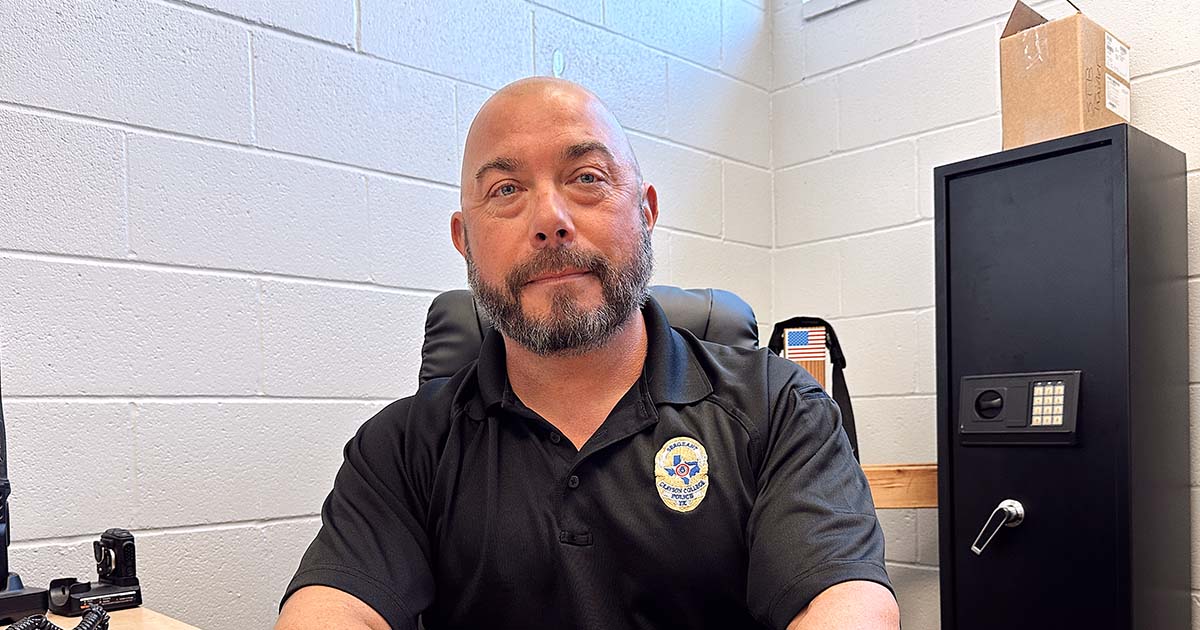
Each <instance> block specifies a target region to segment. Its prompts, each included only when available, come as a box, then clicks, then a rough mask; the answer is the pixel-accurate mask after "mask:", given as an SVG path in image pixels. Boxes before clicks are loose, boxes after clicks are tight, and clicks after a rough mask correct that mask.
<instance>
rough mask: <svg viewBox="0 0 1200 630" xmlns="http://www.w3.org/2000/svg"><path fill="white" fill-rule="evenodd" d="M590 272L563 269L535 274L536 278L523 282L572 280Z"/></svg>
mask: <svg viewBox="0 0 1200 630" xmlns="http://www.w3.org/2000/svg"><path fill="white" fill-rule="evenodd" d="M590 273H591V272H590V271H588V270H586V269H563V270H561V271H555V272H551V273H544V274H542V275H540V276H537V277H536V278H533V279H532V280H530V281H529V282H526V283H525V284H536V283H539V282H546V283H549V282H557V281H563V280H574V279H576V278H582V277H583V276H586V275H588V274H590Z"/></svg>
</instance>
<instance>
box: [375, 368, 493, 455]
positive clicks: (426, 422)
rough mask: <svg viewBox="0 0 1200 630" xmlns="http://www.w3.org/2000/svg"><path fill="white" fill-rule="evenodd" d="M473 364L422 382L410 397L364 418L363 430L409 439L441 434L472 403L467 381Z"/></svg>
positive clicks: (441, 435) (470, 378)
mask: <svg viewBox="0 0 1200 630" xmlns="http://www.w3.org/2000/svg"><path fill="white" fill-rule="evenodd" d="M474 367H475V363H474V362H472V363H471V364H470V365H468V366H466V367H464V368H463V369H461V370H460V371H459V372H457V373H455V374H453V375H451V376H443V377H438V378H432V379H429V380H428V381H426V382H424V383H421V384H420V385H419V386H418V387H417V391H416V392H415V393H413V394H412V395H410V396H406V397H404V398H400V399H398V400H396V401H394V402H392V403H390V404H388V405H387V406H386V407H384V408H383V409H381V410H380V411H379V412H378V413H376V414H375V415H374V416H373V417H371V418H370V419H369V420H367V421H366V422H365V423H364V424H363V427H362V431H363V432H364V433H366V434H369V435H372V436H373V437H382V436H383V435H396V434H403V435H405V436H408V437H410V438H412V437H415V436H421V435H426V436H429V437H431V438H434V439H435V440H436V439H437V438H438V437H444V436H445V434H446V433H447V432H448V431H449V430H450V427H451V425H452V424H453V422H454V421H455V419H456V418H457V417H459V416H461V415H463V413H464V412H465V410H466V407H467V405H468V404H469V403H470V402H471V400H472V396H471V392H470V387H471V385H470V382H471V381H472V379H473V377H474Z"/></svg>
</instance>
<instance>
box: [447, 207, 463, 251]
mask: <svg viewBox="0 0 1200 630" xmlns="http://www.w3.org/2000/svg"><path fill="white" fill-rule="evenodd" d="M450 240H452V241H454V249H457V250H458V253H459V254H462V257H463V258H464V259H465V258H466V257H467V224H466V222H465V221H464V220H463V213H462V211H461V210H459V211H457V212H455V213H454V214H453V215H451V216H450Z"/></svg>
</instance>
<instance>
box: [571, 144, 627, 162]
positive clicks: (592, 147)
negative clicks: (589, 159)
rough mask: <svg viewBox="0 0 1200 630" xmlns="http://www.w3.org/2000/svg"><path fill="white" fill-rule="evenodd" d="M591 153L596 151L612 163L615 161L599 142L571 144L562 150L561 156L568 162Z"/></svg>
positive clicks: (611, 154)
mask: <svg viewBox="0 0 1200 630" xmlns="http://www.w3.org/2000/svg"><path fill="white" fill-rule="evenodd" d="M592 151H597V152H599V153H603V154H604V156H605V157H607V158H608V159H609V160H610V161H612V162H616V161H617V160H616V158H614V157H613V153H612V151H610V150H609V149H608V147H607V146H605V144H604V143H603V142H599V141H596V140H591V141H588V142H578V143H576V144H572V145H571V146H569V147H567V148H565V149H563V153H562V156H563V160H568V161H569V160H577V159H579V158H581V157H583V156H585V155H587V154H589V153H591V152H592Z"/></svg>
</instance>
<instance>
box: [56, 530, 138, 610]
mask: <svg viewBox="0 0 1200 630" xmlns="http://www.w3.org/2000/svg"><path fill="white" fill-rule="evenodd" d="M92 550H93V552H94V553H95V556H96V573H97V574H99V576H100V581H98V582H80V581H78V580H76V579H75V578H59V579H57V580H51V581H50V610H51V611H53V612H55V613H58V614H60V615H65V616H68V617H78V616H80V615H83V614H84V613H86V612H87V611H88V609H89V608H91V607H92V606H93V605H96V604H99V605H100V606H103V607H104V609H105V610H121V609H124V608H135V607H137V606H141V605H142V587H141V585H140V584H139V583H138V578H137V556H136V554H135V553H134V545H133V534H130V533H129V531H128V530H124V529H110V530H107V531H105V532H104V533H103V534H100V540H98V541H96V542H94V543H92Z"/></svg>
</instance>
